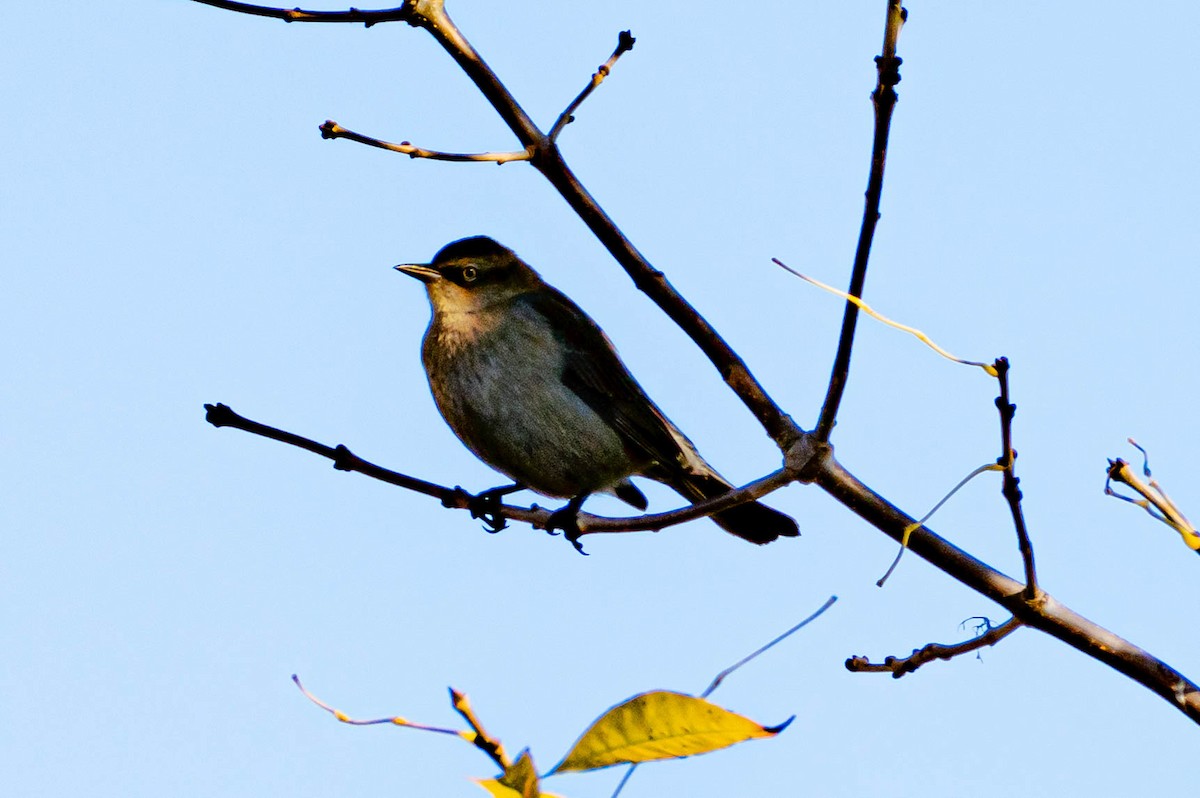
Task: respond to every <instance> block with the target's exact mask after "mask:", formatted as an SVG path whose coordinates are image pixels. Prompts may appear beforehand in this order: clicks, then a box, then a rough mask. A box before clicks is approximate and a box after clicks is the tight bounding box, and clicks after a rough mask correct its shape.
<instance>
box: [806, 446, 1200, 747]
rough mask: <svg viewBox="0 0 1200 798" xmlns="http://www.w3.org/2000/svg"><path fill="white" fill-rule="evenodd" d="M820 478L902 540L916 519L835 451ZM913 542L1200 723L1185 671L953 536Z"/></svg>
mask: <svg viewBox="0 0 1200 798" xmlns="http://www.w3.org/2000/svg"><path fill="white" fill-rule="evenodd" d="M816 483H817V484H818V485H819V486H820V487H821V488H822V489H823V490H824V491H826V492H827V493H829V495H831V496H833V498H835V499H837V500H838V501H839V502H841V503H842V504H844V505H845V506H846V507H848V508H850V510H851V511H853V512H854V513H855V514H856V515H858V516H859V517H860V518H862V519H863V520H864V521H866V522H867V523H869V524H870V525H871V526H873V527H875V528H876V529H878V530H880V531H881V532H883V533H884V534H886V535H888V536H889V537H891V538H892V539H894V540H896V541H899V540H901V538H902V537H903V535H904V529H905V527H907V526H908V525H909V524H911V523H912V521H913V519H912V518H910V517H909V516H907V515H905V514H904V513H903V512H901V511H900V510H899V509H897V508H896V507H895V506H894V505H892V504H891V503H890V502H888V501H887V500H886V499H884V498H883V497H882V496H880V495H879V494H877V493H875V492H874V491H873V490H871V489H870V488H868V487H867V486H866V485H864V484H863V483H861V482H859V481H858V479H857V478H856V477H855V476H854V475H853V474H851V473H850V472H849V471H847V470H846V469H845V468H844V467H842V465H841V464H840V463H838V462H837V461H836V460H834V459H833V458H832V457H830V458H826V459H825V460H824V461H823V467H822V469H821V473H820V475H819V476H818V477H817V479H816ZM908 548H909V549H910V550H912V552H913V553H914V554H916V555H917V556H918V557H921V558H922V559H924V560H926V561H928V562H929V563H931V564H933V565H934V566H935V567H937V568H939V569H941V570H942V571H944V572H945V573H947V574H949V575H950V576H952V577H954V578H955V579H957V580H958V581H959V582H962V583H963V584H964V585H966V586H967V587H969V588H971V589H972V590H974V591H975V592H977V593H981V594H982V595H984V596H987V597H988V598H990V599H992V600H993V601H995V602H996V603H997V604H999V605H1000V606H1002V607H1004V608H1005V609H1007V610H1008V611H1009V612H1011V613H1012V615H1013V617H1015V618H1016V619H1017V620H1019V621H1021V622H1022V623H1023V624H1025V625H1026V626H1032V627H1034V628H1036V629H1040V630H1042V631H1043V632H1045V633H1046V634H1048V635H1050V636H1051V637H1056V638H1058V639H1059V640H1061V641H1063V642H1064V643H1066V644H1067V645H1069V646H1071V647H1072V648H1076V649H1078V650H1080V651H1082V652H1083V653H1085V654H1087V655H1088V656H1090V657H1092V658H1093V659H1096V660H1099V661H1100V662H1102V663H1104V664H1105V665H1108V666H1109V667H1111V668H1114V669H1115V670H1117V671H1119V672H1121V673H1123V674H1125V675H1126V676H1128V677H1129V678H1131V679H1133V680H1134V681H1136V682H1138V683H1139V684H1141V685H1143V686H1145V687H1147V688H1149V689H1150V690H1151V691H1153V692H1154V693H1157V694H1158V695H1159V696H1161V697H1162V698H1165V699H1166V700H1168V701H1169V702H1171V704H1172V706H1174V707H1175V708H1176V709H1179V710H1180V711H1181V712H1183V713H1184V714H1185V715H1187V716H1188V717H1189V718H1191V719H1192V720H1193V721H1195V722H1197V723H1200V688H1198V687H1197V686H1196V685H1195V684H1194V683H1192V682H1191V681H1189V680H1188V679H1187V678H1185V677H1184V676H1183V674H1181V673H1180V672H1179V671H1177V670H1175V669H1174V668H1172V667H1171V666H1170V665H1167V664H1166V663H1165V662H1163V661H1162V660H1159V659H1157V658H1156V657H1154V656H1152V655H1151V654H1150V653H1148V652H1146V651H1143V650H1142V649H1140V648H1138V647H1137V646H1135V645H1133V644H1132V643H1130V642H1129V641H1127V640H1124V639H1122V638H1120V637H1118V636H1117V635H1115V634H1113V633H1112V632H1110V631H1108V630H1107V629H1105V628H1104V627H1102V626H1099V625H1097V624H1095V623H1093V622H1091V621H1089V620H1088V619H1087V618H1084V617H1083V616H1082V615H1079V614H1077V613H1075V612H1074V611H1072V610H1071V609H1069V608H1067V607H1065V606H1063V605H1062V604H1060V603H1059V602H1058V601H1057V600H1056V599H1055V598H1054V597H1053V596H1051V595H1049V594H1048V593H1045V592H1042V593H1040V594H1039V595H1038V597H1037V599H1036V600H1035V601H1025V598H1024V588H1025V586H1024V585H1022V584H1021V583H1020V582H1018V581H1016V580H1015V579H1012V578H1010V577H1008V576H1006V575H1004V574H1002V573H1000V572H999V571H997V570H996V569H994V568H992V567H991V566H989V565H987V564H986V563H984V562H981V561H980V560H977V559H975V558H974V557H972V556H971V555H970V554H967V553H966V552H965V551H963V550H962V549H959V548H958V547H957V546H955V545H953V544H952V543H950V542H949V541H947V540H945V539H944V538H942V537H939V536H938V535H937V534H935V533H934V532H932V531H931V530H929V528H928V527H922V528H920V529H918V530H916V531H915V532H913V533H912V535H911V537H910V538H909V544H908Z"/></svg>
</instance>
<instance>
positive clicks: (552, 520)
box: [546, 494, 587, 557]
mask: <svg viewBox="0 0 1200 798" xmlns="http://www.w3.org/2000/svg"><path fill="white" fill-rule="evenodd" d="M586 498H587V494H582V495H580V496H576V497H575V498H573V499H571V501H569V502H567V504H566V506H564V507H562V508H560V509H558V510H555V511H554V512H552V513H551V514H550V517H549V518H547V519H546V532H548V533H549V534H551V535H555V534H558V533H556V532H555V531H554V530H556V529H561V530H562V532H563V537H564V538H566V539H567V540H568V541H570V543H571V545H572V546H574V547H575V551H577V552H579V553H580V554H582V555H584V556H585V557H586V556H587V552H586V551H584V550H583V544H582V543H580V542H579V538H580V537H582V536H583V530H582V529H580V528H579V508H580V507H582V506H583V500H584V499H586Z"/></svg>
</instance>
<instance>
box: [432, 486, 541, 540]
mask: <svg viewBox="0 0 1200 798" xmlns="http://www.w3.org/2000/svg"><path fill="white" fill-rule="evenodd" d="M519 490H524V486H523V485H519V484H512V485H501V486H500V487H498V488H490V489H489V490H485V491H483V492H481V493H475V494H472V493H469V492H467V491H465V490H463V489H462V487H460V486H458V485H455V486H454V491H455V493H456V495H457V496H459V497H465V498H466V500H467V509H468V510H469V511H470V513H471V517H472V518H479V519H481V520H482V521H483V528H484V530H485V531H486V532H487V533H488V534H491V535H494V534H496V533H497V532H499V531H500V530H501V529H504V528H506V527H507V526H508V521H507V520H506V519H505V518H504V513H503V512H502V511H501V509H500V499H502V498H503V497H505V496H507V495H508V494H510V493H516V492H517V491H519ZM443 504H446V502H443Z"/></svg>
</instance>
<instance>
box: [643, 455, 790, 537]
mask: <svg viewBox="0 0 1200 798" xmlns="http://www.w3.org/2000/svg"><path fill="white" fill-rule="evenodd" d="M705 465H707V464H705ZM666 484H668V485H670V486H671V487H672V488H674V489H675V490H676V491H677V492H678V493H679V495H680V496H683V497H684V498H685V499H688V500H689V501H692V502H697V501H702V500H704V499H712V498H716V497H717V496H720V495H721V494H722V493H725V492H726V491H728V490H730V489H731V488H732V487H733V486H732V485H730V484H729V483H728V482H726V481H725V479H724V478H722V477H721V475H720V474H718V473H717V472H715V471H712V470H707V471H703V472H699V473H696V472H691V473H687V474H685V475H682V476H681V477H680V478H677V479H672V480H671V481H670V482H668V483H666ZM710 517H711V518H712V520H713V521H715V522H716V523H717V526H719V527H721V528H722V529H724V530H725V531H726V532H729V533H730V534H733V535H737V536H738V537H739V538H741V539H742V540H747V541H749V542H751V543H757V544H759V545H760V546H761V545H762V544H764V543H770V542H771V541H772V540H775V539H776V538H779V537H788V538H794V537H796V536H798V535H799V534H800V529H799V528H798V527H797V526H796V522H795V521H794V520H792V518H791V516H787V515H784V514H783V513H781V512H779V511H778V510H773V509H771V508H770V507H768V506H767V505H765V504H762V503H761V502H746V503H745V504H739V505H738V506H737V507H730V508H729V509H728V510H722V511H721V512H719V513H713V514H712V516H710Z"/></svg>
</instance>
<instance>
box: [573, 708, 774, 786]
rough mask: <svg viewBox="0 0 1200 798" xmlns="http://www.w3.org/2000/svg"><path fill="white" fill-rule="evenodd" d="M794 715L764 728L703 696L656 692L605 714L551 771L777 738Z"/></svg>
mask: <svg viewBox="0 0 1200 798" xmlns="http://www.w3.org/2000/svg"><path fill="white" fill-rule="evenodd" d="M791 722H792V719H791V718H789V719H788V720H787V722H785V723H783V724H781V725H779V726H774V727H767V726H762V725H761V724H758V723H755V722H754V721H752V720H750V719H749V718H746V717H743V716H741V715H738V714H736V713H734V712H730V711H729V710H727V709H723V708H721V707H719V706H717V705H716V704H712V703H709V702H708V701H705V700H704V699H703V698H696V697H694V696H690V695H684V694H683V693H673V692H670V691H667V690H656V691H653V692H649V693H642V694H641V695H637V696H634V697H633V698H631V699H629V700H628V701H626V702H625V703H623V704H618V705H617V706H615V707H613V708H612V709H610V710H608V712H605V713H604V714H603V715H602V716H601V717H600V719H599V720H597V721H596V722H595V723H593V724H592V726H591V728H589V729H588V730H587V731H585V732H584V733H583V736H582V737H580V738H579V740H578V742H576V743H575V746H574V747H573V748H572V749H571V751H570V753H568V754H567V755H566V757H565V758H564V759H563V761H562V762H560V763H559V765H558V767H556V768H554V770H552V771H550V772H551V773H561V772H567V771H574V770H595V769H597V768H606V767H609V766H611V765H619V764H623V763H636V762H652V761H654V760H656V759H675V758H678V757H684V756H692V755H694V754H704V753H707V752H709V751H716V750H717V749H720V748H726V747H728V746H730V745H733V744H734V743H740V742H744V741H745V740H752V739H754V738H756V737H773V736H775V735H776V734H778V733H779V732H781V731H783V730H784V728H786V727H787V725H788V723H791Z"/></svg>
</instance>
